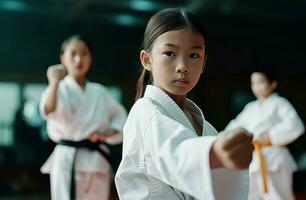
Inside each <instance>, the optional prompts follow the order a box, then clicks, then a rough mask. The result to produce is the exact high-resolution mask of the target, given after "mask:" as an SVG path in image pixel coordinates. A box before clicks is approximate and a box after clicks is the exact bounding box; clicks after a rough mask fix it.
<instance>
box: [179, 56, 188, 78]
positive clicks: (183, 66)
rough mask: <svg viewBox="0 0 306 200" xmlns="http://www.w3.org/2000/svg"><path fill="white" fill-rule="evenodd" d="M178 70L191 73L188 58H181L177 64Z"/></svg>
mask: <svg viewBox="0 0 306 200" xmlns="http://www.w3.org/2000/svg"><path fill="white" fill-rule="evenodd" d="M176 72H178V73H184V74H187V73H189V67H188V61H187V60H186V59H183V58H182V59H179V61H178V63H177V65H176Z"/></svg>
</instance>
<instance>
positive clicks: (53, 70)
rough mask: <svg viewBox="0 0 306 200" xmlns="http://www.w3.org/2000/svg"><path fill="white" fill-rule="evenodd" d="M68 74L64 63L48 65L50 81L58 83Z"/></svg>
mask: <svg viewBox="0 0 306 200" xmlns="http://www.w3.org/2000/svg"><path fill="white" fill-rule="evenodd" d="M66 74H67V71H66V68H65V67H64V66H63V65H62V64H58V65H52V66H50V67H48V70H47V77H48V81H49V83H58V82H59V81H60V80H62V79H63V78H64V77H65V76H66Z"/></svg>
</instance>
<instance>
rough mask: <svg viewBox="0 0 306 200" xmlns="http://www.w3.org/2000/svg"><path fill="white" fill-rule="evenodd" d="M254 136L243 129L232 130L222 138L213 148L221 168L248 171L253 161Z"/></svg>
mask: <svg viewBox="0 0 306 200" xmlns="http://www.w3.org/2000/svg"><path fill="white" fill-rule="evenodd" d="M252 139H253V136H252V134H250V133H249V132H247V131H246V130H244V129H242V128H236V129H233V130H230V131H228V132H226V133H225V134H223V135H222V136H220V137H219V138H218V139H217V140H216V142H215V143H214V145H213V147H212V151H213V153H214V155H215V158H216V159H218V163H219V166H222V167H225V168H229V169H235V170H240V169H247V168H248V167H249V164H250V162H251V161H252V153H253V150H254V147H253V145H252Z"/></svg>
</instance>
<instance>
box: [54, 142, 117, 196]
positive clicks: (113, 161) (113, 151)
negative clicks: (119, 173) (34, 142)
mask: <svg viewBox="0 0 306 200" xmlns="http://www.w3.org/2000/svg"><path fill="white" fill-rule="evenodd" d="M58 144H59V145H64V146H70V147H76V148H77V149H78V148H86V149H89V150H93V151H97V152H99V153H100V154H101V155H102V156H103V157H104V158H105V159H106V160H107V161H108V162H109V163H110V165H111V166H112V168H113V171H114V173H115V172H116V170H117V168H118V166H119V163H120V160H121V153H122V144H119V145H110V144H106V143H102V142H96V143H93V142H91V141H89V140H82V141H70V140H60V141H59V143H58ZM101 144H103V145H106V146H107V147H108V148H109V150H110V153H106V152H105V151H104V150H103V149H101V147H100V145H101ZM75 161H76V152H75V154H74V155H73V162H72V167H71V182H70V200H74V199H75V196H76V195H75V194H76V192H75V191H76V185H75Z"/></svg>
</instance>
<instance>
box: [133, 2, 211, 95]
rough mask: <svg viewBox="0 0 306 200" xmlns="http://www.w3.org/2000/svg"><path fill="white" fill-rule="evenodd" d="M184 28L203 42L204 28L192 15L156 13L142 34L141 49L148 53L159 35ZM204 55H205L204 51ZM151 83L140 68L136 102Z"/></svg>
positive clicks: (177, 10)
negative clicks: (195, 34) (201, 37)
mask: <svg viewBox="0 0 306 200" xmlns="http://www.w3.org/2000/svg"><path fill="white" fill-rule="evenodd" d="M185 27H189V28H191V29H192V30H194V31H195V32H198V33H200V34H201V35H202V36H203V38H204V41H205V39H206V31H205V29H204V26H203V24H202V22H201V20H200V19H199V18H198V17H197V16H196V15H194V14H193V13H191V12H189V11H187V10H185V9H183V8H167V9H164V10H161V11H159V12H157V13H156V14H154V15H153V16H152V17H151V18H150V20H149V22H148V24H147V27H146V30H145V33H144V38H143V44H142V49H143V50H145V51H147V52H150V51H151V50H152V46H153V43H154V41H155V40H156V39H157V38H158V37H159V36H160V35H162V34H163V33H166V32H168V31H173V30H180V29H183V28H185ZM205 43H206V41H205ZM205 46H206V45H205ZM205 48H206V47H205ZM205 53H207V51H206V49H205ZM152 81H153V77H152V75H151V73H150V72H149V71H147V70H145V69H144V68H142V72H141V75H140V77H139V79H138V81H137V87H136V97H135V99H136V100H137V99H139V98H141V97H142V96H143V93H144V89H145V87H146V86H147V85H148V84H152Z"/></svg>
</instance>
